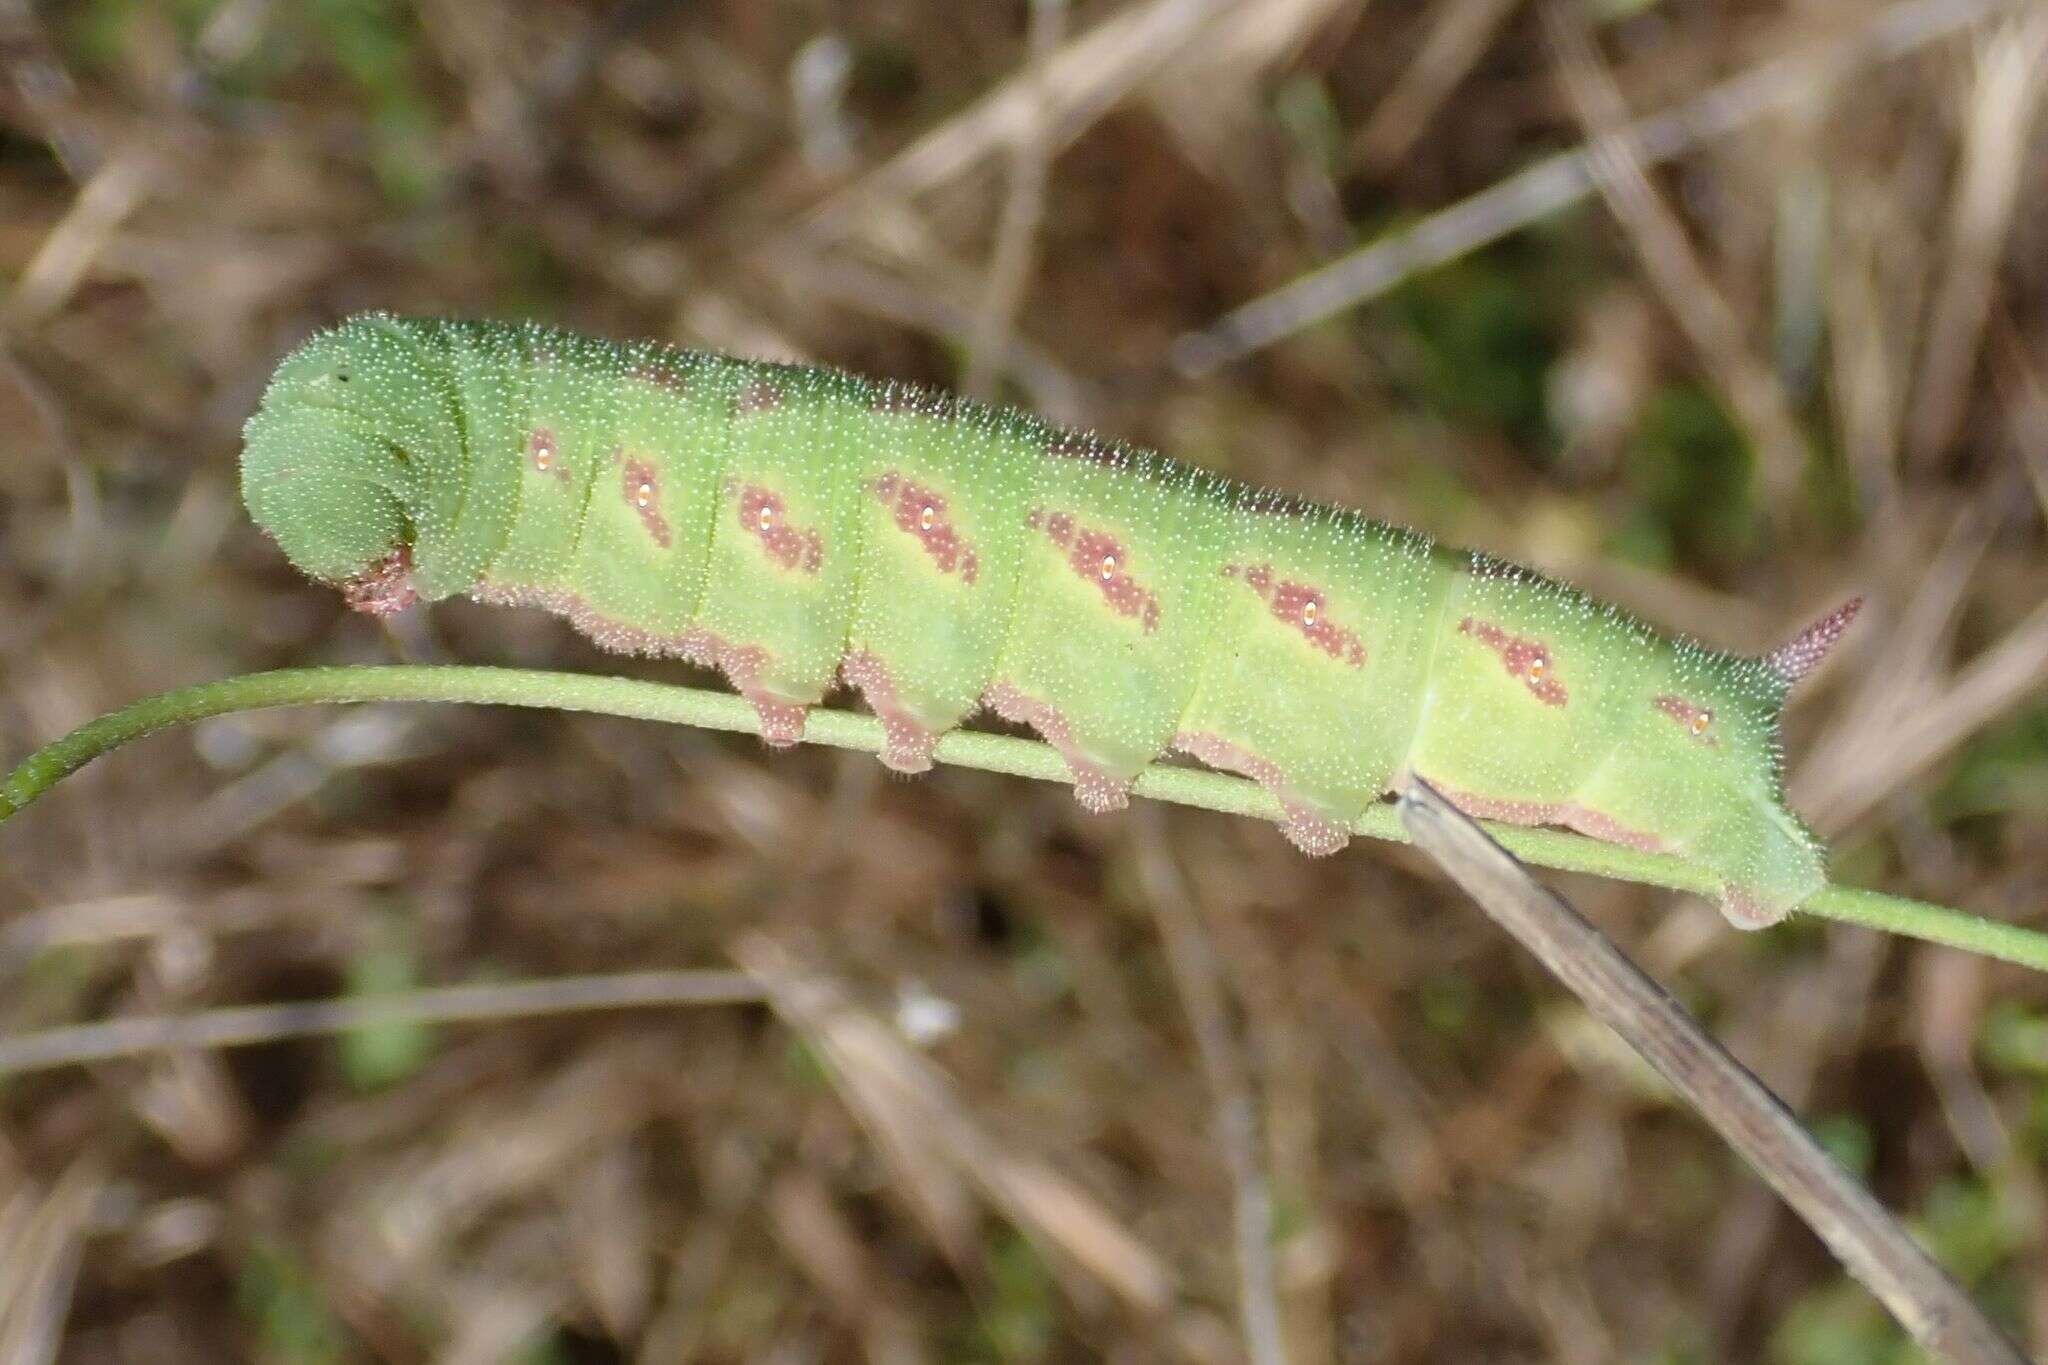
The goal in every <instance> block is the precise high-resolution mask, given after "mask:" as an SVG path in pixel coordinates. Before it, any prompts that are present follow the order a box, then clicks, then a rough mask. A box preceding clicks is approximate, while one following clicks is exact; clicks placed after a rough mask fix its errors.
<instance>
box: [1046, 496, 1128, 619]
mask: <svg viewBox="0 0 2048 1365" xmlns="http://www.w3.org/2000/svg"><path fill="white" fill-rule="evenodd" d="M1024 524H1025V525H1026V526H1029V527H1031V528H1032V529H1033V530H1039V531H1043V532H1044V533H1045V538H1046V539H1047V540H1049V541H1051V542H1052V543H1053V544H1055V545H1057V546H1059V547H1060V548H1061V549H1063V550H1065V551H1066V552H1067V567H1068V568H1070V569H1072V570H1073V571H1074V572H1075V573H1076V574H1079V575H1080V576H1081V577H1082V578H1085V579H1087V580H1088V581H1089V582H1090V583H1093V584H1094V585H1095V587H1096V590H1097V591H1098V592H1100V593H1101V594H1102V600H1103V601H1105V602H1107V603H1108V604H1109V609H1110V610H1111V611H1113V612H1115V613H1116V614H1117V615H1118V616H1126V617H1129V618H1131V619H1132V620H1134V621H1136V622H1138V623H1139V625H1140V626H1142V627H1143V628H1144V631H1145V633H1146V634H1147V635H1150V634H1151V633H1152V632H1153V631H1155V630H1157V629H1159V599H1158V598H1157V597H1156V596H1154V595H1153V594H1152V593H1151V591H1149V590H1148V589H1147V588H1146V587H1145V586H1144V584H1142V583H1140V582H1139V581H1138V580H1137V579H1136V578H1134V577H1132V576H1131V572H1130V570H1129V569H1128V568H1127V567H1125V559H1126V555H1125V552H1124V546H1123V542H1122V541H1120V540H1118V539H1117V538H1116V537H1115V536H1112V535H1110V534H1109V533H1108V532H1106V531H1097V530H1094V529H1093V528H1091V527H1086V526H1081V525H1079V524H1078V523H1076V522H1075V520H1074V519H1073V517H1071V516H1069V515H1068V514H1067V513H1065V512H1051V511H1047V510H1046V509H1045V508H1042V507H1040V508H1035V509H1033V510H1032V512H1031V515H1029V516H1028V517H1026V518H1025V519H1024Z"/></svg>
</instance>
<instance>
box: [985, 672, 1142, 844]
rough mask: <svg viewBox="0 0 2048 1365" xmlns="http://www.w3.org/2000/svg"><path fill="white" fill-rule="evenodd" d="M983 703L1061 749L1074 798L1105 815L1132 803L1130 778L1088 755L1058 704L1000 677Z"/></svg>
mask: <svg viewBox="0 0 2048 1365" xmlns="http://www.w3.org/2000/svg"><path fill="white" fill-rule="evenodd" d="M981 700H982V704H983V705H984V706H986V707H988V708H989V710H991V711H993V712H995V713H996V714H997V715H999V716H1001V717H1002V718H1003V719H1004V720H1007V721H1014V722H1016V723H1017V724H1019V725H1029V726H1030V727H1031V728H1032V729H1034V730H1036V731H1038V733H1039V735H1040V736H1041V737H1042V738H1043V739H1044V740H1045V742H1046V743H1047V744H1050V745H1052V747H1053V748H1055V749H1057V750H1059V752H1060V757H1062V758H1064V759H1066V761H1067V772H1068V773H1069V774H1070V775H1071V776H1072V777H1073V779H1074V799H1075V800H1077V801H1079V802H1080V803H1081V807H1082V809H1083V810H1086V811H1088V812H1089V813H1090V814H1092V815H1102V814H1105V813H1107V812H1109V811H1113V810H1122V809H1123V808H1124V807H1125V806H1128V805H1129V804H1130V803H1131V779H1130V778H1128V777H1117V776H1113V775H1112V774H1110V773H1109V772H1107V771H1105V770H1104V769H1103V768H1101V767H1099V766H1098V765H1097V764H1095V763H1094V762H1093V761H1092V760H1090V759H1089V757H1088V755H1087V753H1086V752H1085V751H1084V750H1083V749H1082V748H1081V746H1080V744H1079V742H1078V741H1076V740H1075V738H1074V729H1073V727H1072V726H1071V725H1069V724H1068V723H1067V718H1066V717H1065V716H1064V715H1062V714H1061V713H1060V710H1059V708H1058V707H1056V706H1053V705H1051V704H1050V703H1048V702H1042V701H1040V700H1038V699H1037V698H1036V697H1032V696H1029V695H1027V694H1026V693H1025V692H1024V691H1023V690H1022V689H1021V688H1019V687H1017V686H1015V685H1014V684H1012V683H1008V682H1005V681H1003V680H1002V679H1000V678H999V679H997V680H996V681H994V682H992V683H990V684H989V685H988V690H987V691H985V692H983V693H982V694H981Z"/></svg>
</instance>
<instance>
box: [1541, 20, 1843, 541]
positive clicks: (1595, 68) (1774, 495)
mask: <svg viewBox="0 0 2048 1365" xmlns="http://www.w3.org/2000/svg"><path fill="white" fill-rule="evenodd" d="M1543 20H1544V31H1545V32H1546V33H1547V34H1548V35H1549V38H1550V43H1551V48H1552V51H1553V52H1554V53H1555V56H1556V59H1557V67H1558V74H1559V76H1560V79H1561V81H1562V83H1563V85H1564V88H1565V93H1566V94H1567V95H1568V96H1569V97H1570V99H1571V103H1572V107H1573V110H1574V111H1575V112H1576V113H1577V115H1578V118H1579V122H1580V123H1581V124H1582V125H1583V126H1584V128H1585V130H1586V132H1587V133H1588V135H1589V140H1588V142H1587V149H1588V151H1589V153H1590V154H1591V156H1592V158H1593V162H1594V165H1595V166H1596V167H1597V179H1598V181H1599V185H1600V193H1601V195H1602V196H1603V197H1604V198H1605V199H1606V201H1607V207H1608V208H1609V210H1611V211H1612V212H1613V214H1614V216H1615V217H1616V218H1617V219H1619V220H1620V222H1621V225H1622V227H1623V229H1624V230H1626V231H1627V233H1628V236H1629V240H1630V242H1631V244H1632V245H1633V246H1634V247H1635V251H1636V257H1637V259H1638V260H1639V261H1641V263H1642V266H1643V270H1644V272H1645V273H1646V274H1648V275H1649V277H1650V280H1651V283H1652V284H1654V285H1655V286H1656V289H1657V292H1658V293H1660V294H1661V295H1663V297H1664V305H1665V307H1666V308H1668V309H1669V310H1670V312H1671V315H1672V316H1673V317H1674V318H1676V319H1677V320H1678V324H1679V326H1680V327H1681V328H1682V329H1683V330H1684V332H1685V334H1686V337H1687V339H1688V340H1690V341H1691V342H1692V345H1693V348H1694V349H1695V350H1696V351H1698V352H1699V356H1700V360H1701V361H1702V362H1703V363H1704V364H1705V365H1706V367H1707V369H1708V370H1709V371H1710V372H1711V373H1712V375H1713V377H1714V382H1715V383H1716V385H1718V386H1719V388H1720V389H1721V392H1722V394H1723V395H1724V396H1725V397H1726V399H1727V400H1728V406H1729V408H1730V410H1731V411H1732V412H1733V413H1734V415H1735V418H1736V420H1737V421H1738V422H1740V423H1741V424H1742V426H1743V427H1744V429H1745V431H1746V434H1747V435H1748V436H1749V440H1750V444H1751V445H1752V446H1754V447H1755V449H1756V452H1757V458H1758V462H1759V468H1760V473H1761V474H1762V476H1763V479H1762V481H1763V484H1764V488H1765V491H1766V493H1767V495H1768V497H1767V499H1766V505H1767V506H1768V507H1770V508H1772V509H1778V510H1782V509H1783V508H1785V507H1786V506H1787V505H1788V504H1789V503H1790V502H1791V501H1792V500H1793V499H1794V498H1795V497H1796V496H1797V495H1798V492H1799V481H1800V478H1801V476H1802V474H1803V473H1804V472H1805V469H1806V460H1807V441H1806V436H1805V434H1804V433H1803V432H1802V431H1801V430H1800V427H1799V419H1798V418H1797V417H1796V416H1795V415H1794V414H1793V411H1792V403H1791V400H1790V399H1789V398H1788V397H1787V396H1786V394H1785V390H1784V388H1783V386H1782V385H1780V384H1779V383H1778V379H1777V376H1776V375H1774V374H1773V373H1772V372H1771V369H1770V367H1769V366H1767V365H1765V364H1764V363H1763V362H1762V361H1760V360H1758V359H1757V358H1756V357H1755V356H1754V355H1752V354H1751V353H1750V349H1749V344H1748V342H1747V341H1746V340H1745V339H1744V336H1743V327H1742V323H1741V321H1740V320H1739V319H1738V318H1737V317H1736V314H1735V309H1734V308H1733V307H1731V306H1730V305H1729V303H1728V300H1727V298H1726V296H1725V295H1723V293H1722V292H1721V288H1720V286H1719V285H1718V284H1717V283H1715V281H1714V278H1713V276H1712V275H1711V274H1710V273H1709V272H1708V270H1707V268H1706V266H1705V264H1704V263H1703V262H1702V261H1701V260H1700V258H1699V255H1698V253H1697V252H1695V251H1694V250H1693V247H1692V243H1691V242H1690V241H1689V240H1688V239H1687V237H1686V233H1685V228H1684V227H1683V226H1682V225H1681V224H1680V223H1679V221H1678V216H1677V215H1676V214H1674V213H1673V212H1672V211H1671V209H1670V208H1669V207H1668V206H1667V205H1666V204H1665V203H1664V200H1663V198H1662V196H1660V195H1659V194H1658V193H1657V191H1656V189H1655V187H1653V186H1652V185H1651V184H1650V180H1649V177H1648V176H1646V175H1644V174H1643V154H1642V148H1641V146H1640V144H1639V142H1638V141H1637V139H1636V137H1635V136H1634V135H1633V134H1632V133H1631V132H1630V131H1629V128H1630V125H1629V122H1628V109H1627V106H1626V105H1625V104H1624V103H1623V102H1622V96H1621V90H1620V88H1619V87H1618V86H1616V85H1615V83H1614V77H1613V75H1612V74H1611V73H1610V72H1609V71H1608V70H1607V66H1606V64H1605V63H1604V62H1603V61H1602V60H1601V58H1600V54H1599V50H1598V49H1597V48H1596V47H1595V46H1594V43H1593V35H1592V33H1591V31H1590V30H1589V29H1588V28H1587V25H1586V20H1585V16H1584V15H1583V14H1582V13H1581V12H1580V11H1579V10H1578V9H1576V8H1573V7H1571V6H1569V5H1565V4H1556V3H1553V4H1547V5H1545V6H1544V9H1543Z"/></svg>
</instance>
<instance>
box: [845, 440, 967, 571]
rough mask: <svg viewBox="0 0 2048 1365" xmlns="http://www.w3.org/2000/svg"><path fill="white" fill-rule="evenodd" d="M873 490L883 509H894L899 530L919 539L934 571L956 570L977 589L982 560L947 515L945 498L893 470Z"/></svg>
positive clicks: (875, 483)
mask: <svg viewBox="0 0 2048 1365" xmlns="http://www.w3.org/2000/svg"><path fill="white" fill-rule="evenodd" d="M870 487H871V488H872V489H873V491H874V495H875V498H876V499H877V500H878V501H879V502H881V503H882V505H883V506H885V507H889V506H893V510H894V512H895V515H896V529H897V530H899V531H902V532H904V533H905V534H907V535H913V536H916V537H917V539H918V543H920V544H921V545H923V546H924V552H925V554H926V555H928V556H930V558H931V561H932V566H933V567H934V568H936V569H937V570H938V571H939V572H940V573H942V574H948V573H953V572H956V571H957V572H958V573H959V575H960V581H961V582H962V583H965V584H966V585H967V586H968V587H970V588H971V587H973V586H974V580H975V578H976V577H977V576H978V575H979V574H980V572H981V561H980V560H978V559H976V558H975V554H974V547H973V545H972V544H970V543H969V542H968V540H967V539H966V537H964V536H962V535H961V534H960V532H959V531H958V529H956V528H955V527H954V525H953V523H952V521H951V520H950V519H949V518H948V517H947V516H946V499H945V498H944V497H943V496H941V495H940V494H938V493H934V492H933V491H932V490H931V489H929V488H926V487H925V486H924V485H922V484H919V483H913V482H912V481H911V480H909V479H907V478H905V477H904V476H903V475H901V474H899V473H897V472H896V471H895V470H893V469H892V470H889V471H888V472H887V473H885V474H883V475H882V476H881V477H879V478H877V479H876V480H875V481H874V483H873V484H872V485H870Z"/></svg>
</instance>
